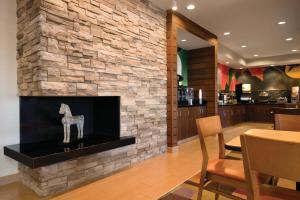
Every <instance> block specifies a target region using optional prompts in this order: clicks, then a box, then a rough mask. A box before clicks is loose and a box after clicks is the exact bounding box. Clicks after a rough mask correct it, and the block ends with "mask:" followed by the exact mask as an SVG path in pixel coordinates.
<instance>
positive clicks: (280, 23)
mask: <svg viewBox="0 0 300 200" xmlns="http://www.w3.org/2000/svg"><path fill="white" fill-rule="evenodd" d="M277 24H279V25H283V24H286V21H280V22H278V23H277Z"/></svg>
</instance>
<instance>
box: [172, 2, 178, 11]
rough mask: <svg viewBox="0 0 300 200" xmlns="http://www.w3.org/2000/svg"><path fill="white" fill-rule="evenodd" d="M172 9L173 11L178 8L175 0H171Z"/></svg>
mask: <svg viewBox="0 0 300 200" xmlns="http://www.w3.org/2000/svg"><path fill="white" fill-rule="evenodd" d="M172 10H173V11H176V10H178V7H177V2H176V0H173V5H172Z"/></svg>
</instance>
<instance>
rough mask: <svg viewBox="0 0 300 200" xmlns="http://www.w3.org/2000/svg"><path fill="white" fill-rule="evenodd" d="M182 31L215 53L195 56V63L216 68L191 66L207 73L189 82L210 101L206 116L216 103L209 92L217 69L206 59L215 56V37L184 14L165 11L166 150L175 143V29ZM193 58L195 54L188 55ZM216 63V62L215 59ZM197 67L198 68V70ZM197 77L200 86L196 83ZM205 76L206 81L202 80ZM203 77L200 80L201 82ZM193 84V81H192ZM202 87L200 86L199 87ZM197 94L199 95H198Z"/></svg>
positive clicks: (216, 43) (212, 86) (176, 140)
mask: <svg viewBox="0 0 300 200" xmlns="http://www.w3.org/2000/svg"><path fill="white" fill-rule="evenodd" d="M178 29H182V30H185V31H187V32H190V33H192V34H194V35H196V36H198V37H200V38H201V39H203V40H206V41H207V42H208V43H209V44H211V45H212V46H214V47H215V48H214V52H211V51H209V52H203V54H202V58H203V59H202V58H200V57H197V56H198V55H195V58H194V59H195V60H203V63H207V66H212V65H213V64H214V65H215V69H210V68H206V66H204V65H198V64H197V63H196V64H195V65H192V67H191V68H192V69H194V70H195V71H196V72H198V71H199V72H200V71H201V70H202V72H203V71H205V72H207V73H205V75H203V76H200V77H199V75H198V74H199V73H196V75H195V76H193V77H192V83H194V84H195V85H199V84H200V83H201V84H203V93H204V94H205V95H206V97H207V99H208V100H209V105H208V106H207V108H208V110H209V111H210V112H209V114H212V113H213V112H214V113H217V102H215V103H213V101H214V100H215V99H216V95H217V94H215V95H213V94H212V91H214V90H215V88H216V81H217V78H216V73H215V72H216V68H217V63H216V62H213V60H211V59H210V58H208V54H209V55H210V56H214V57H215V58H216V57H217V47H218V40H217V36H216V35H214V34H213V33H211V32H209V31H208V30H206V29H204V28H202V27H201V26H199V25H198V24H196V23H194V22H193V21H191V20H189V19H188V18H186V17H184V16H183V15H181V14H179V13H177V12H173V11H172V10H169V11H168V12H167V60H168V61H167V68H168V70H167V71H168V74H167V76H168V80H167V82H168V84H167V95H168V99H167V131H168V134H167V136H168V147H171V148H172V147H176V146H177V142H178V127H177V126H178V122H177V121H178V118H177V30H178ZM191 56H194V55H191ZM215 61H216V59H215ZM197 67H198V68H197ZM213 75H215V77H214V78H215V79H214V80H211V79H210V78H211V77H212V76H213ZM198 77H199V78H200V83H199V80H198ZM205 77H206V79H204V78H205ZM201 78H202V79H201ZM193 81H195V82H193ZM201 87H202V86H201ZM197 95H198V94H197Z"/></svg>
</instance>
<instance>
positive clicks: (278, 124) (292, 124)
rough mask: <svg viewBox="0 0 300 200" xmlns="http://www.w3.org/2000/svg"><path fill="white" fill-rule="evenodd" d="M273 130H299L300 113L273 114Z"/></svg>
mask: <svg viewBox="0 0 300 200" xmlns="http://www.w3.org/2000/svg"><path fill="white" fill-rule="evenodd" d="M274 119H275V125H274V127H275V130H284V131H300V115H291V114H280V113H275V114H274Z"/></svg>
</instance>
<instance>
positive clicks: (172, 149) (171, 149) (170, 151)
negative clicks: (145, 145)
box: [168, 146, 179, 153]
mask: <svg viewBox="0 0 300 200" xmlns="http://www.w3.org/2000/svg"><path fill="white" fill-rule="evenodd" d="M178 150H179V146H175V147H168V152H169V153H176V152H178Z"/></svg>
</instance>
